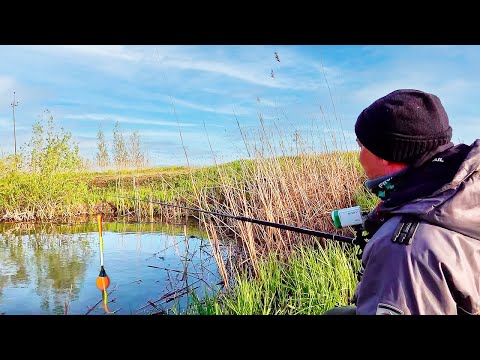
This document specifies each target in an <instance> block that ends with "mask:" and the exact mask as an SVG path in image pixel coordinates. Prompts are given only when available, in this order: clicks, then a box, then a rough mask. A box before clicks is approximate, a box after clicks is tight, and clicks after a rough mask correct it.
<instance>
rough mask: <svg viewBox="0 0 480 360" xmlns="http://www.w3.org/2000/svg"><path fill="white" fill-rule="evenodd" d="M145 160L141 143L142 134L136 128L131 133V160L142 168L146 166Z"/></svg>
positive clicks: (134, 164) (137, 166)
mask: <svg viewBox="0 0 480 360" xmlns="http://www.w3.org/2000/svg"><path fill="white" fill-rule="evenodd" d="M145 160H146V159H145V154H144V153H143V151H142V149H141V144H140V134H139V133H138V130H135V131H134V132H133V133H132V134H131V135H130V162H131V164H132V165H133V166H134V167H135V168H137V169H141V168H143V167H144V166H145Z"/></svg>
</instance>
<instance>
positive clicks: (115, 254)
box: [0, 221, 222, 316]
mask: <svg viewBox="0 0 480 360" xmlns="http://www.w3.org/2000/svg"><path fill="white" fill-rule="evenodd" d="M99 239H100V236H99V233H98V226H97V224H96V221H89V222H86V223H82V224H71V225H53V224H43V225H42V224H19V223H15V224H0V314H5V315H10V314H11V315H22V314H34V315H42V314H45V315H64V314H68V315H106V314H107V312H106V309H105V307H104V306H102V305H103V303H102V292H101V291H100V290H99V289H98V288H97V287H96V279H97V277H98V275H99V271H100V247H99V242H100V241H99ZM103 243H104V265H105V270H106V273H107V275H108V277H109V278H110V286H109V287H108V289H107V294H108V297H107V299H108V306H107V308H108V310H109V311H110V312H111V313H113V314H115V315H135V314H139V315H143V314H164V313H167V314H169V313H181V312H182V311H183V310H185V308H186V306H187V305H188V302H189V301H191V299H189V297H188V295H186V293H187V289H192V290H194V291H195V293H196V294H197V295H198V297H199V298H202V297H203V295H204V294H205V292H206V291H208V292H209V293H211V292H212V291H218V289H220V287H221V283H222V279H221V277H220V275H219V272H218V266H217V263H216V262H215V259H214V257H213V256H212V254H211V248H210V244H209V241H208V239H207V236H206V234H205V233H202V231H201V230H199V229H198V227H195V226H192V225H189V226H186V225H182V226H173V225H165V224H159V223H149V224H145V223H143V224H142V223H126V222H112V221H111V222H104V223H103ZM109 316H110V315H109Z"/></svg>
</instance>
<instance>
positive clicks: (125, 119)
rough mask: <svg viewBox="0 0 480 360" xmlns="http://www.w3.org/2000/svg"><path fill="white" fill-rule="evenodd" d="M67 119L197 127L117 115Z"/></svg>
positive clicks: (90, 115)
mask: <svg viewBox="0 0 480 360" xmlns="http://www.w3.org/2000/svg"><path fill="white" fill-rule="evenodd" d="M63 117H64V118H65V119H79V120H89V121H113V122H117V121H118V122H119V123H128V124H149V125H163V126H181V127H185V126H196V125H195V124H191V123H177V122H175V121H162V120H146V119H137V118H131V117H127V116H120V115H115V114H78V115H74V114H68V115H64V116H63Z"/></svg>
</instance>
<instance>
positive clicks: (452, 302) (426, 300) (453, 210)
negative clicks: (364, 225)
mask: <svg viewBox="0 0 480 360" xmlns="http://www.w3.org/2000/svg"><path fill="white" fill-rule="evenodd" d="M452 146H453V144H452ZM462 146H463V148H461V149H460V148H458V145H457V146H455V147H451V148H449V149H447V150H446V151H445V152H443V153H442V152H441V153H438V154H436V157H434V158H430V159H429V160H428V162H427V163H425V165H423V166H422V167H421V168H419V169H417V171H416V180H417V181H416V182H413V181H411V182H410V183H415V184H418V188H417V190H414V191H411V190H409V191H410V192H409V191H406V189H405V187H404V188H403V190H404V191H403V192H404V194H407V195H406V198H407V199H408V201H406V202H405V201H403V202H402V201H399V200H398V196H397V199H396V203H395V201H394V202H393V204H388V201H385V203H384V204H382V205H381V206H379V209H377V210H374V211H376V212H377V214H380V217H381V218H382V217H383V218H382V220H383V223H382V224H381V225H380V226H379V228H378V230H376V232H375V233H374V235H373V236H372V237H371V238H370V240H369V241H368V243H367V245H366V246H365V249H364V252H363V255H362V268H363V276H362V278H361V281H360V283H359V284H358V286H357V289H356V291H355V303H356V305H357V314H359V315H364V314H367V315H368V314H371V315H373V314H412V315H415V314H480V172H479V169H480V140H477V141H475V142H474V143H473V144H472V145H470V146H467V145H464V144H462ZM459 149H460V150H462V149H463V150H462V151H463V155H462V154H460V153H461V152H462V151H460V150H459ZM452 154H453V155H452ZM455 154H456V155H455ZM459 154H460V155H459ZM455 156H456V158H455ZM459 156H460V158H459ZM450 159H452V160H450ZM455 159H456V160H455ZM459 159H460V160H459ZM449 161H450V163H449ZM455 161H457V165H455V164H454V163H455ZM442 166H443V168H442ZM452 169H453V171H452ZM449 171H450V173H451V175H447V180H446V181H447V182H444V183H443V184H442V183H441V182H438V181H440V180H438V181H437V179H439V178H441V177H442V175H441V174H445V173H448V172H449ZM427 173H430V174H431V176H430V177H428V178H427V177H423V178H422V174H423V175H424V176H426V175H425V174H427ZM432 174H437V175H432ZM411 178H412V179H414V178H415V176H413V175H412V176H411ZM426 179H435V181H437V183H436V184H437V186H439V187H437V189H436V190H435V191H433V192H430V193H428V191H427V190H426V187H428V186H427V185H424V184H426V183H428V180H426ZM432 181H433V180H432ZM407 183H408V180H407ZM422 186H423V188H422ZM410 188H411V186H410ZM401 192H402V191H400V193H401ZM392 198H394V196H393V197H392ZM406 214H411V215H414V218H416V219H417V220H419V225H418V227H417V228H416V230H415V232H414V234H413V236H412V237H411V239H410V240H411V243H410V244H407V245H405V244H400V243H397V242H393V241H392V239H393V235H394V232H395V230H396V229H397V227H398V226H399V224H400V220H401V219H402V216H403V215H406ZM377 216H378V215H377Z"/></svg>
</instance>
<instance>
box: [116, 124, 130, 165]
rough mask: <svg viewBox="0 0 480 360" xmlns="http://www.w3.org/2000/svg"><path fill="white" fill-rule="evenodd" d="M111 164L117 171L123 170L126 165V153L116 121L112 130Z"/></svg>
mask: <svg viewBox="0 0 480 360" xmlns="http://www.w3.org/2000/svg"><path fill="white" fill-rule="evenodd" d="M113 162H114V164H115V166H116V167H117V169H125V168H126V167H127V165H128V151H127V145H126V143H125V139H124V137H123V133H122V131H121V129H120V125H119V124H118V121H117V122H116V123H115V127H114V129H113Z"/></svg>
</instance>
